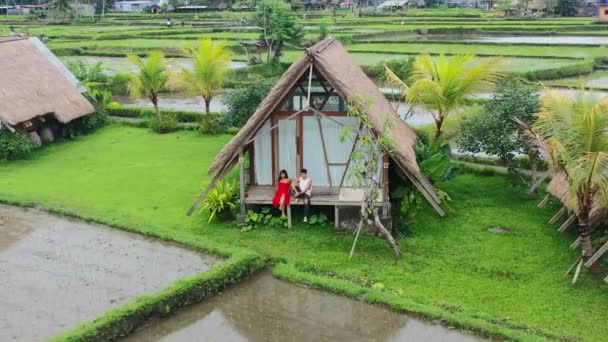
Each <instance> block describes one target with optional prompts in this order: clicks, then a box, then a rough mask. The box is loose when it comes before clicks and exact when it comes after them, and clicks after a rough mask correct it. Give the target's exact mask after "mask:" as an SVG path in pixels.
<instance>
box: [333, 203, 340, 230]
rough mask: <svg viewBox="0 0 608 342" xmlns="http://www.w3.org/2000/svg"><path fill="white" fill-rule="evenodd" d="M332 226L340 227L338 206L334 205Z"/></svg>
mask: <svg viewBox="0 0 608 342" xmlns="http://www.w3.org/2000/svg"><path fill="white" fill-rule="evenodd" d="M334 227H335V228H336V229H338V228H339V227H340V208H338V206H337V205H336V207H335V212H334Z"/></svg>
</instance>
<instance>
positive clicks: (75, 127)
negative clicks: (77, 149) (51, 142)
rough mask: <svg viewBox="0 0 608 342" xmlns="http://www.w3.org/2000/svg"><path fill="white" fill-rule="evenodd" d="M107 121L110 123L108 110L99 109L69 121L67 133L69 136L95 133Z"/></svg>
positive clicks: (66, 128)
mask: <svg viewBox="0 0 608 342" xmlns="http://www.w3.org/2000/svg"><path fill="white" fill-rule="evenodd" d="M106 123H108V114H107V111H106V110H97V111H95V112H94V113H93V114H89V115H86V116H83V117H80V118H78V119H75V120H72V121H70V122H69V123H67V124H66V127H65V132H66V134H65V135H66V136H67V137H74V136H77V135H82V134H89V133H93V132H95V131H96V130H98V129H99V128H101V127H103V126H104V125H105V124H106Z"/></svg>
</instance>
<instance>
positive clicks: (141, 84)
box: [127, 51, 167, 119]
mask: <svg viewBox="0 0 608 342" xmlns="http://www.w3.org/2000/svg"><path fill="white" fill-rule="evenodd" d="M127 58H128V59H129V61H131V63H133V64H135V65H136V66H137V68H138V69H139V70H138V72H137V73H136V74H134V75H132V77H131V80H130V81H129V93H130V94H131V96H132V97H135V98H141V97H143V96H145V97H147V98H148V99H149V100H150V102H152V105H153V106H154V111H155V113H156V118H157V119H160V108H159V107H158V94H159V93H160V92H161V91H162V90H163V89H164V88H165V86H166V85H167V62H166V61H165V57H164V55H163V53H162V52H160V51H152V52H150V53H149V54H148V57H147V58H146V59H145V60H143V59H141V58H140V57H139V56H137V55H128V56H127Z"/></svg>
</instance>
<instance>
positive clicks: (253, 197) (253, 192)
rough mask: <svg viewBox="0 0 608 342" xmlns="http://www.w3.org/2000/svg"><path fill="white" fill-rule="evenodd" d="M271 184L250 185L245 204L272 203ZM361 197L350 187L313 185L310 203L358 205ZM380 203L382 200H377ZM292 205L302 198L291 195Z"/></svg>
mask: <svg viewBox="0 0 608 342" xmlns="http://www.w3.org/2000/svg"><path fill="white" fill-rule="evenodd" d="M275 191H276V189H275V187H273V186H260V185H256V186H250V187H249V189H247V191H246V193H245V203H246V204H272V197H274V194H275ZM362 198H363V195H362V192H361V190H356V189H350V188H343V189H339V188H329V187H313V190H312V197H311V199H310V204H311V205H320V206H359V205H361V200H362ZM377 203H378V205H379V206H380V205H382V201H378V202H377ZM291 204H292V205H302V204H304V202H303V200H301V199H299V200H296V199H294V198H293V197H292V201H291Z"/></svg>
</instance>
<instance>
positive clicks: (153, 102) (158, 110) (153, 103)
mask: <svg viewBox="0 0 608 342" xmlns="http://www.w3.org/2000/svg"><path fill="white" fill-rule="evenodd" d="M150 101H152V105H154V112H155V113H156V118H157V119H159V120H160V108H158V96H156V94H154V93H153V94H152V95H150Z"/></svg>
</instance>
